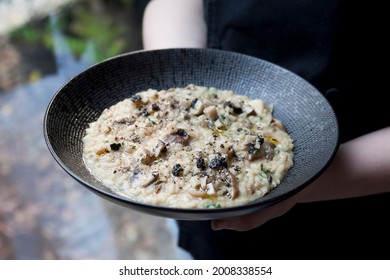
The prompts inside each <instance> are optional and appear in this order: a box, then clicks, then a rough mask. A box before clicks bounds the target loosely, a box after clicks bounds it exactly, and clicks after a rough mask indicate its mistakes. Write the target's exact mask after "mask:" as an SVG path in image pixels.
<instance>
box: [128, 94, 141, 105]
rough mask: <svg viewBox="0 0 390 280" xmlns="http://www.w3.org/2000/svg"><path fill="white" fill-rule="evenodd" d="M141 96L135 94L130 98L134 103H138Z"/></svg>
mask: <svg viewBox="0 0 390 280" xmlns="http://www.w3.org/2000/svg"><path fill="white" fill-rule="evenodd" d="M141 99H142V98H141V96H139V95H136V94H134V95H133V96H132V97H130V100H131V101H132V102H134V103H138V102H140V101H141Z"/></svg>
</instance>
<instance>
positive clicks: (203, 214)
mask: <svg viewBox="0 0 390 280" xmlns="http://www.w3.org/2000/svg"><path fill="white" fill-rule="evenodd" d="M182 50H185V51H189V52H193V51H202V52H212V53H221V54H223V53H225V54H227V55H235V56H238V57H248V58H250V59H257V60H260V61H263V62H266V63H267V64H270V65H271V66H272V67H277V68H279V69H282V70H285V71H287V72H289V73H290V74H293V75H295V76H296V77H298V78H299V79H302V80H304V81H305V82H307V81H306V80H305V79H303V78H302V77H300V76H299V75H297V74H295V73H294V72H291V71H289V70H287V69H285V68H283V67H281V66H279V65H277V64H275V63H272V62H269V61H267V60H264V59H261V58H257V57H253V56H250V55H246V54H241V53H237V52H234V51H228V50H219V49H201V48H169V49H157V50H136V51H132V52H127V53H123V54H120V55H117V56H113V57H110V58H107V59H105V60H102V61H100V62H97V63H95V64H93V65H91V66H89V67H87V68H86V69H84V70H82V71H80V72H79V73H76V74H75V75H74V76H73V77H71V78H70V79H68V80H67V81H66V82H65V83H64V84H63V85H62V86H61V87H60V88H59V89H58V90H57V91H56V92H55V94H54V95H53V97H52V98H51V100H50V102H49V103H48V106H47V108H46V110H45V113H44V118H43V134H44V140H45V143H46V145H47V147H48V150H49V152H50V153H51V155H52V156H53V158H54V159H55V161H56V162H57V163H58V164H59V165H60V167H61V168H62V169H63V170H64V171H65V172H66V173H67V174H68V175H70V176H71V177H72V178H73V179H75V180H76V181H77V182H78V183H80V184H81V185H83V186H84V187H86V188H87V189H88V190H89V191H91V192H93V193H95V194H96V195H98V196H99V197H101V198H103V199H106V200H108V201H111V202H113V203H115V204H118V205H121V206H124V207H127V208H130V209H133V210H137V211H140V212H143V213H146V214H150V215H154V216H160V217H165V218H173V219H177V220H213V219H222V218H227V217H233V216H241V215H245V214H250V213H253V212H256V211H260V210H262V209H265V208H268V207H270V206H272V205H275V204H276V203H278V202H281V201H283V200H285V199H287V198H289V197H291V196H293V195H294V194H296V193H298V192H300V191H301V190H302V189H304V188H305V187H307V186H308V185H310V184H311V183H312V182H314V181H315V180H316V179H317V178H318V177H320V176H321V175H322V174H323V172H324V171H325V170H326V169H327V168H328V167H329V165H330V164H331V163H332V161H333V159H334V158H335V156H336V154H337V152H338V149H339V146H340V131H339V129H340V128H339V124H338V119H337V116H336V114H335V111H334V108H333V107H332V106H330V104H329V102H328V100H327V99H326V98H325V96H323V94H321V93H320V92H319V91H318V90H317V89H316V88H314V86H312V85H311V83H308V82H307V83H308V85H309V86H311V87H313V88H314V89H315V91H316V92H318V94H320V95H321V96H322V97H323V99H324V101H326V102H327V103H328V105H329V108H330V113H331V114H332V115H333V117H334V124H335V125H336V127H335V129H334V132H335V135H334V137H335V143H336V144H335V146H334V147H333V151H332V153H331V154H330V156H329V158H328V159H327V161H326V162H325V161H324V165H323V166H322V168H320V169H319V170H318V172H317V173H316V174H314V175H313V176H312V177H311V178H309V179H308V180H306V181H305V182H304V183H303V184H300V185H299V186H297V187H294V188H293V189H291V190H288V191H286V192H283V193H282V194H280V195H279V196H277V197H272V198H268V199H266V200H265V201H261V203H259V202H256V200H255V201H252V202H250V203H247V204H244V205H237V206H233V207H227V208H212V209H210V208H173V207H167V206H162V205H153V204H146V203H142V202H139V201H136V200H133V199H131V198H126V197H123V196H120V195H118V194H116V193H114V192H112V193H111V192H108V191H106V190H103V189H101V188H99V187H97V186H94V185H93V184H91V183H89V182H87V181H86V180H84V179H82V178H81V177H79V176H78V175H77V174H75V173H74V172H73V171H72V170H71V169H70V168H69V167H68V166H67V165H66V164H65V163H64V162H63V161H62V160H61V158H60V157H59V156H58V154H57V153H56V152H55V150H54V148H53V146H52V143H51V140H50V136H49V133H48V129H47V128H48V122H49V120H48V116H49V113H50V112H51V109H52V106H53V103H54V102H55V101H56V100H57V98H58V96H59V95H60V94H61V92H62V91H63V89H64V88H66V87H67V86H68V85H69V84H70V83H71V82H72V81H73V80H75V79H77V78H78V77H79V75H81V74H82V73H85V72H89V71H92V69H94V68H96V67H99V66H100V65H102V64H105V63H110V61H113V60H117V59H118V58H122V57H126V56H132V55H137V54H140V53H151V52H154V53H156V52H159V53H163V52H170V51H182ZM294 149H295V148H294ZM292 167H294V166H292Z"/></svg>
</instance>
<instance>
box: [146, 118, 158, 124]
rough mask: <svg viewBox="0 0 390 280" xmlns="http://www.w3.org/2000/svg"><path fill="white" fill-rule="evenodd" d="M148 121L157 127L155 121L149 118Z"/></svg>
mask: <svg viewBox="0 0 390 280" xmlns="http://www.w3.org/2000/svg"><path fill="white" fill-rule="evenodd" d="M147 119H148V121H149V122H150V123H151V124H152V125H156V124H157V123H156V122H155V121H153V120H152V119H150V118H149V117H147Z"/></svg>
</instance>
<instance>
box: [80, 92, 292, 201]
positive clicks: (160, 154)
mask: <svg viewBox="0 0 390 280" xmlns="http://www.w3.org/2000/svg"><path fill="white" fill-rule="evenodd" d="M83 141H84V150H83V157H84V161H85V164H86V165H87V167H88V169H89V170H90V172H91V173H92V174H93V175H94V176H95V177H97V178H98V180H100V181H101V182H102V183H103V184H105V185H106V186H107V187H109V188H111V189H112V190H113V191H114V192H116V193H118V194H120V195H122V196H125V197H129V198H131V199H133V200H137V201H140V202H143V203H147V204H154V205H162V206H168V207H175V208H221V207H231V206H237V205H242V204H245V203H248V202H250V201H253V200H255V199H257V198H259V197H262V196H264V195H266V194H267V193H268V192H269V191H270V190H271V189H273V188H276V187H277V186H278V185H279V184H280V182H281V180H282V179H283V178H284V177H285V175H286V173H287V172H288V170H289V168H290V167H291V166H292V165H293V140H292V139H291V137H290V136H289V135H288V133H287V132H286V130H285V128H284V126H283V124H282V123H281V122H280V121H279V120H277V119H275V118H274V117H273V116H272V106H271V105H268V104H266V103H265V102H264V101H263V100H260V99H256V100H252V99H249V98H248V97H247V96H244V95H238V94H235V93H234V92H232V91H230V90H220V89H217V88H212V87H211V88H207V87H202V86H196V85H188V86H187V87H185V88H170V89H167V90H161V91H157V90H153V89H149V90H147V91H143V92H139V93H137V94H135V95H133V96H132V97H131V98H129V99H125V100H123V101H121V102H119V103H117V104H116V105H114V106H111V107H110V108H107V109H105V110H104V111H103V113H102V114H101V116H100V117H99V118H98V119H97V121H95V122H93V123H91V124H90V126H89V127H88V128H87V130H86V135H85V137H84V139H83Z"/></svg>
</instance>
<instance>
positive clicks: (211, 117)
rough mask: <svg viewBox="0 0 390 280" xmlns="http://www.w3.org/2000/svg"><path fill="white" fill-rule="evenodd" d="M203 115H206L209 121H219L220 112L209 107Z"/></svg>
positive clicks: (213, 107)
mask: <svg viewBox="0 0 390 280" xmlns="http://www.w3.org/2000/svg"><path fill="white" fill-rule="evenodd" d="M203 113H204V114H205V116H206V117H207V118H208V119H209V120H212V121H215V120H216V119H218V112H217V108H216V107H215V106H208V107H206V108H205V109H204V110H203Z"/></svg>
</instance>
